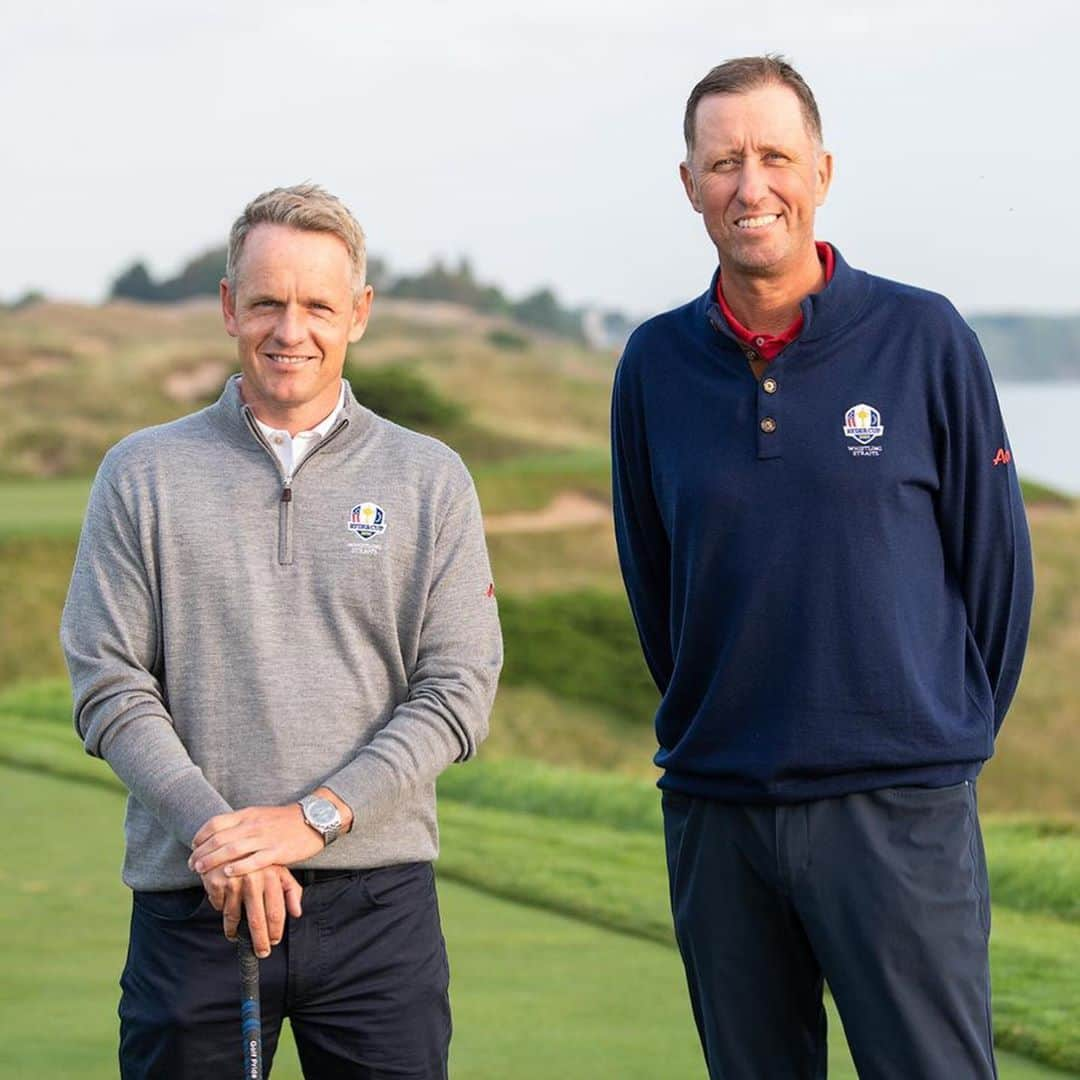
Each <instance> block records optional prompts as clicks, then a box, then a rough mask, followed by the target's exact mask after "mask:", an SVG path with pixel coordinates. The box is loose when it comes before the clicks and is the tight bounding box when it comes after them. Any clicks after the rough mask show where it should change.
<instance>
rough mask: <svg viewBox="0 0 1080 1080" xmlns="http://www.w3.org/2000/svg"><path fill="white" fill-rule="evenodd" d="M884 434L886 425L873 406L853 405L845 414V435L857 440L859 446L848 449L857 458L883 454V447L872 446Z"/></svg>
mask: <svg viewBox="0 0 1080 1080" xmlns="http://www.w3.org/2000/svg"><path fill="white" fill-rule="evenodd" d="M884 434H885V425H884V424H882V422H881V413H880V412H878V410H877V409H875V408H874V406H873V405H867V404H865V402H862V403H860V404H858V405H852V406H851V408H850V409H848V411H847V412H846V413H844V435H845V436H846V437H847V438H849V439H854V440H855V443H856V444H857V445H855V446H849V447H848V449H849V450H850V451H851V453H852V454H853V455H854V456H855V457H877V456H878V454H880V453H881V449H882V448H881V445H880V444H878V445H876V446H871V445H870V444H871V443H872V442H873V441H874V440H875V439H880V438H881V436H882V435H884Z"/></svg>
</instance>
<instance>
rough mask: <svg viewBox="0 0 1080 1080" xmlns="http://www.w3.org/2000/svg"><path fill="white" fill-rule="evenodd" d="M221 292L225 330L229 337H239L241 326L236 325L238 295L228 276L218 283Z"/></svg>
mask: <svg viewBox="0 0 1080 1080" xmlns="http://www.w3.org/2000/svg"><path fill="white" fill-rule="evenodd" d="M218 291H219V292H220V293H221V314H222V317H223V318H224V319H225V332H226V333H227V334H228V335H229V337H238V336H239V334H240V330H239V327H238V326H237V325H236V296H235V294H234V293H233V291H232V290H231V289H230V288H229V280H228V278H222V279H221V283H220V284H219V285H218Z"/></svg>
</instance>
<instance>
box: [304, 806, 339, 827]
mask: <svg viewBox="0 0 1080 1080" xmlns="http://www.w3.org/2000/svg"><path fill="white" fill-rule="evenodd" d="M307 816H308V818H309V819H310V821H311V823H312V824H313V825H316V826H321V827H322V828H324V829H329V828H330V827H331V826H333V825H337V824H339V823H340V822H341V815H340V814H339V813H338V811H337V807H336V806H335V805H334V804H333V803H332V802H331V801H330V800H329V799H312V800H311V802H309V803H308V804H307Z"/></svg>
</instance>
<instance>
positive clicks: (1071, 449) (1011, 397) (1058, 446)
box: [997, 382, 1080, 495]
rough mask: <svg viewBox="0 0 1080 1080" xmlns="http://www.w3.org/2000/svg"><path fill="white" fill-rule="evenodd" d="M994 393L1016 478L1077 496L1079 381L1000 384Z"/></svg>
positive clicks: (1079, 470) (1079, 491)
mask: <svg viewBox="0 0 1080 1080" xmlns="http://www.w3.org/2000/svg"><path fill="white" fill-rule="evenodd" d="M997 392H998V400H999V401H1000V402H1001V411H1002V413H1003V414H1004V416H1005V427H1006V428H1007V429H1008V432H1009V442H1010V444H1011V446H1012V452H1013V456H1014V457H1015V459H1016V467H1017V470H1018V471H1019V473H1020V475H1021V476H1022V477H1024V479H1026V480H1038V481H1039V482H1040V483H1043V484H1048V485H1049V486H1050V487H1053V488H1057V489H1058V490H1059V491H1064V492H1067V493H1069V494H1070V495H1080V382H1050V383H1015V382H1014V383H1009V382H1002V383H998V384H997Z"/></svg>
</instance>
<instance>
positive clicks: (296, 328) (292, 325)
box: [274, 303, 307, 346]
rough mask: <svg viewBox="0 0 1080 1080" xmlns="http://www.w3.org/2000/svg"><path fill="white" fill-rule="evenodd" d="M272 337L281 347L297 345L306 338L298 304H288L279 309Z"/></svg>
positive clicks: (301, 312)
mask: <svg viewBox="0 0 1080 1080" xmlns="http://www.w3.org/2000/svg"><path fill="white" fill-rule="evenodd" d="M274 337H275V338H277V340H278V343H279V344H280V345H282V346H293V345H299V344H300V342H301V341H303V340H304V338H305V337H307V328H306V326H305V324H304V313H303V310H302V308H301V307H300V305H299V304H296V303H288V304H286V305H285V306H284V307H283V308H281V309H280V313H279V315H278V319H277V323H276V324H275V325H274Z"/></svg>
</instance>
